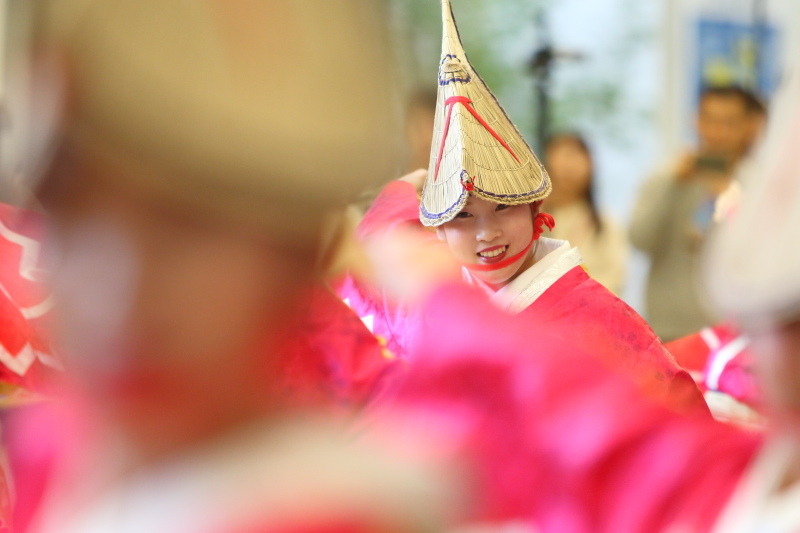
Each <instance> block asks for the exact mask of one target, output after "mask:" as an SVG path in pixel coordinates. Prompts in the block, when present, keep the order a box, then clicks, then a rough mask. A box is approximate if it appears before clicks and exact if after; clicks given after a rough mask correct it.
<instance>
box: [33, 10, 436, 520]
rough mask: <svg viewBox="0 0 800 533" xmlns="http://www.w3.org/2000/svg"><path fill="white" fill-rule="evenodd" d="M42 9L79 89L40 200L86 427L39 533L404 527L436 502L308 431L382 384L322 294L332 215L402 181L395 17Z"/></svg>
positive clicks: (334, 304)
mask: <svg viewBox="0 0 800 533" xmlns="http://www.w3.org/2000/svg"><path fill="white" fill-rule="evenodd" d="M38 7H39V10H38V11H39V12H38V16H39V19H38V24H37V30H38V34H39V41H38V45H39V48H40V49H41V50H46V51H47V55H48V56H49V57H51V58H52V57H55V58H57V60H58V62H57V63H58V71H59V72H57V73H58V74H60V75H61V79H62V80H63V84H64V91H63V93H62V94H61V95H60V96H61V97H62V99H63V110H62V111H63V116H62V121H61V123H60V128H59V130H58V131H57V132H54V134H55V135H54V143H53V146H54V157H53V160H52V162H51V164H50V166H49V169H48V170H47V172H46V174H45V175H44V177H43V178H42V180H41V182H40V183H39V185H38V197H39V199H40V200H41V202H42V204H43V205H44V206H45V208H46V209H47V211H48V213H49V215H50V216H51V220H52V242H50V243H48V244H49V245H50V246H51V254H50V255H51V256H50V263H49V266H50V269H51V271H52V273H53V279H52V282H53V286H54V290H55V294H56V297H57V302H58V305H59V308H58V309H59V317H60V319H61V320H60V328H59V332H60V336H59V338H60V340H61V343H62V344H61V346H63V348H64V350H65V352H66V354H67V359H68V366H69V367H70V375H71V376H72V377H73V378H74V382H75V383H74V385H75V389H74V390H75V393H74V397H75V398H76V400H75V403H76V404H77V405H79V406H80V410H79V411H78V414H81V413H82V414H83V415H85V416H76V424H77V425H76V426H75V427H73V429H80V431H76V432H75V435H70V436H74V437H76V438H75V439H74V441H73V443H74V444H75V446H74V448H75V449H71V450H67V451H69V452H74V453H71V454H69V458H70V460H69V461H65V462H64V463H63V464H62V468H61V469H60V470H59V471H58V472H57V473H56V474H55V477H54V479H53V481H52V483H51V486H50V487H49V490H48V492H47V494H46V495H45V499H44V502H43V504H42V510H41V512H40V513H39V515H38V517H37V518H36V520H35V522H34V526H33V529H34V530H35V531H45V532H47V531H50V532H56V531H57V532H60V533H64V532H89V531H93V532H94V531H96V532H103V533H108V532H112V531H114V532H118V531H149V532H156V531H165V532H170V533H176V532H198V533H199V532H213V533H233V532H243V531H263V530H268V529H276V528H284V529H287V528H288V529H290V530H291V528H292V527H306V526H307V527H314V526H315V525H318V521H321V522H324V523H326V524H328V525H331V524H333V525H331V527H338V526H340V525H342V527H344V528H345V529H347V528H348V527H350V526H352V527H354V528H356V527H372V525H375V527H382V526H380V524H382V523H383V520H385V519H388V518H387V517H388V516H391V517H392V520H394V518H397V516H398V515H396V514H393V513H392V511H391V509H389V507H390V506H391V505H394V504H395V503H397V502H401V501H404V500H405V496H404V494H406V493H408V494H412V493H414V494H416V492H415V491H417V490H418V489H419V490H422V489H424V490H428V486H427V485H424V486H420V485H419V483H417V480H416V477H415V474H413V473H412V472H411V471H409V470H408V469H407V468H405V467H404V468H403V470H402V472H401V471H397V470H393V468H392V467H391V465H390V464H389V463H387V462H384V461H381V460H378V459H375V460H371V459H370V453H371V452H370V451H364V450H361V451H359V450H356V449H354V448H353V447H351V446H345V445H344V442H343V440H342V438H343V437H342V435H340V432H339V431H338V430H337V429H335V427H334V428H333V429H328V428H327V424H325V425H326V428H324V429H320V428H319V427H318V426H317V425H315V424H314V423H311V424H310V425H311V428H308V427H306V424H305V423H304V421H305V420H306V418H311V419H314V418H316V417H320V416H321V417H324V418H327V419H329V420H328V421H329V422H332V421H333V419H334V418H335V417H334V416H333V415H334V414H335V413H337V412H340V411H341V410H342V408H344V410H345V412H347V411H348V408H349V407H351V406H352V407H356V406H358V405H360V404H363V403H364V402H366V401H368V400H369V398H370V397H371V396H372V394H373V393H374V388H375V387H377V384H378V382H379V381H380V377H381V376H382V375H383V373H384V372H385V371H388V366H389V361H387V360H386V359H384V358H383V356H382V355H381V353H382V349H381V347H380V346H379V345H378V343H377V341H376V340H375V339H374V337H372V336H371V335H370V334H369V333H368V332H367V331H366V330H365V329H364V328H363V326H362V325H361V323H360V321H358V319H357V317H355V316H354V315H352V314H349V312H348V310H347V309H346V308H345V307H344V305H343V304H342V303H341V302H338V301H337V300H336V299H335V297H333V296H332V295H331V294H330V293H326V292H325V291H324V290H322V289H317V290H316V291H312V288H313V286H314V285H315V284H317V283H318V279H317V278H318V275H317V274H318V273H317V270H318V265H317V262H318V258H317V249H318V247H319V243H320V235H321V231H320V230H321V225H322V223H323V220H324V217H325V216H326V215H327V214H328V211H329V210H330V209H331V208H333V207H336V206H338V205H342V204H344V202H345V200H346V199H347V198H348V197H349V195H350V194H351V193H352V192H354V191H358V190H361V189H362V188H363V187H364V186H365V185H368V184H369V182H370V181H371V180H380V179H381V177H383V176H387V175H390V174H391V173H392V171H393V169H394V166H393V165H394V161H395V160H396V158H395V153H394V152H395V147H396V140H395V136H396V135H397V132H398V122H397V120H396V117H395V116H394V115H395V105H394V103H393V102H394V101H395V100H394V99H393V91H392V85H393V80H392V68H391V66H392V63H393V62H392V57H391V55H390V53H389V49H388V47H387V46H386V40H387V39H386V35H385V33H386V28H385V26H384V23H385V19H384V18H383V17H382V14H381V7H380V5H379V4H378V3H377V2H363V1H361V0H359V1H345V2H324V3H318V2H313V3H309V2H296V1H294V0H285V1H281V0H276V1H269V2H262V1H249V0H233V1H231V0H205V1H202V0H200V1H191V2H183V1H177V2H176V1H167V2H165V1H161V0H141V1H139V0H137V1H136V2H130V1H123V0H121V1H116V0H113V1H91V0H90V1H78V0H76V1H64V0H56V1H54V2H48V3H45V2H42V3H41V4H40V5H39V6H38ZM44 92H45V93H48V92H50V93H51V92H52V91H44ZM348 317H349V318H348ZM338 348H341V350H340V351H337V349H338ZM356 457H357V458H358V460H357V461H356ZM383 468H386V470H382V469H383ZM376 479H380V486H381V490H383V489H384V487H385V488H386V490H387V491H388V492H387V493H380V491H376V490H375V482H376ZM391 479H396V480H397V483H396V484H395V483H394V482H393V481H391ZM387 481H388V484H387ZM308 484H311V485H313V490H311V489H309V487H308V486H307V485H308ZM393 486H394V487H395V488H397V490H395V489H393V488H391V487H393ZM412 489H413V490H412ZM388 493H394V495H393V496H392V497H391V498H384V497H383V496H381V497H380V498H378V495H379V494H388ZM423 499H424V500H430V501H433V500H435V499H436V498H431V494H430V493H428V492H426V493H425V496H424V498H423ZM32 504H33V503H30V505H32ZM423 507H425V506H424V505H423ZM428 516H429V514H428V513H427V511H425V510H424V509H421V511H420V513H418V514H414V515H409V516H405V515H402V514H400V515H399V521H398V523H402V524H412V523H415V522H416V521H417V520H420V521H424V520H425V519H427V517H428ZM298 522H302V524H300V525H298ZM354 524H357V525H354ZM409 527H412V526H410V525H409Z"/></svg>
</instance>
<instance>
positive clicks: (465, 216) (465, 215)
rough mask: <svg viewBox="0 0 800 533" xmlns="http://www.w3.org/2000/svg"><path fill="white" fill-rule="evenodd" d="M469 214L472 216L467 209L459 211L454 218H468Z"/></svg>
mask: <svg viewBox="0 0 800 533" xmlns="http://www.w3.org/2000/svg"><path fill="white" fill-rule="evenodd" d="M471 216H472V214H470V213H469V212H468V211H460V212H459V213H458V214H457V215H456V218H469V217H471Z"/></svg>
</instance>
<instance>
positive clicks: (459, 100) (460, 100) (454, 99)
mask: <svg viewBox="0 0 800 533" xmlns="http://www.w3.org/2000/svg"><path fill="white" fill-rule="evenodd" d="M454 104H461V105H463V106H464V107H465V108H466V109H467V111H469V112H470V114H471V115H472V116H473V117H475V120H477V121H478V122H479V123H480V125H481V126H483V127H484V128H486V131H488V132H489V134H490V135H491V136H492V137H494V138H495V139H497V142H499V143H500V144H501V145H502V146H503V148H505V149H506V150H508V153H509V154H511V157H513V158H514V160H515V161H516V162H517V163H520V164H522V162H521V161H520V160H519V157H517V154H515V153H514V151H513V150H512V149H511V147H510V146H508V144H507V143H506V142H505V141H504V140H503V138H502V137H500V135H499V134H498V133H497V132H496V131H494V129H492V127H491V126H490V125H489V123H488V122H486V121H485V120H484V119H483V117H482V116H480V115H479V114H478V112H477V111H475V109H474V108H473V107H472V100H470V99H469V98H467V97H466V96H451V97H450V98H448V99H447V100H445V101H444V105H445V107H447V117H446V118H445V119H444V132H443V133H442V140H441V142H440V143H439V154H438V155H437V156H436V168H435V169H434V171H433V181H434V183H435V182H436V179H437V178H438V177H439V165H440V164H441V162H442V153H444V142H445V141H446V140H447V134H448V133H449V132H450V117H451V116H452V114H453V107H455V106H454Z"/></svg>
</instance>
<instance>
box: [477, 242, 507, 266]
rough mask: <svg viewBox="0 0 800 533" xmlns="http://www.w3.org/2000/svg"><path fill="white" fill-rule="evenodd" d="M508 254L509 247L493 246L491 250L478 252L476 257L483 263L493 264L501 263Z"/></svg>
mask: <svg viewBox="0 0 800 533" xmlns="http://www.w3.org/2000/svg"><path fill="white" fill-rule="evenodd" d="M507 253H508V245H507V244H506V245H502V246H493V247H491V248H487V249H486V250H482V251H480V252H478V253H477V254H476V255H477V256H478V258H479V259H480V261H481V263H484V264H489V265H491V264H493V263H499V262H500V261H502V260H503V259H504V258H505V256H506V254H507Z"/></svg>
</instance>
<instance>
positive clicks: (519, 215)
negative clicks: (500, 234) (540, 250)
mask: <svg viewBox="0 0 800 533" xmlns="http://www.w3.org/2000/svg"><path fill="white" fill-rule="evenodd" d="M513 209H514V212H513V214H512V216H511V217H509V221H508V224H507V228H508V229H507V230H506V233H507V234H508V235H510V236H511V238H512V239H513V241H514V242H513V243H512V245H519V244H520V243H521V244H522V247H525V246H527V245H528V243H529V242H530V239H531V237H532V236H533V217H534V216H535V215H534V214H533V212H532V211H531V208H530V206H528V205H521V206H517V207H514V208H513ZM517 251H519V250H517Z"/></svg>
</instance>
